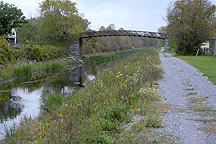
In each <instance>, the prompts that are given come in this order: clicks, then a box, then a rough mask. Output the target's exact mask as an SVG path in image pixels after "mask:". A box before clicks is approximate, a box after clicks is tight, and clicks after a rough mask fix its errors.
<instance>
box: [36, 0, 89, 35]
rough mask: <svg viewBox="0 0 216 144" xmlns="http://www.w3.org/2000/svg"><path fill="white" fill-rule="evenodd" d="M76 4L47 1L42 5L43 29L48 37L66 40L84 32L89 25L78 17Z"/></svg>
mask: <svg viewBox="0 0 216 144" xmlns="http://www.w3.org/2000/svg"><path fill="white" fill-rule="evenodd" d="M75 5H76V3H74V2H71V1H70V0H45V1H43V2H42V3H41V4H40V12H41V19H42V28H43V32H44V34H45V35H46V36H48V37H51V38H59V37H60V38H62V39H64V38H65V37H66V36H68V35H75V34H78V33H80V32H82V31H83V28H86V27H87V26H86V25H88V23H87V24H86V25H85V24H84V23H85V22H88V21H86V20H83V19H82V18H81V17H80V16H79V15H78V10H77V8H76V7H75Z"/></svg>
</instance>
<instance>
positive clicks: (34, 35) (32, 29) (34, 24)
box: [17, 18, 42, 42]
mask: <svg viewBox="0 0 216 144" xmlns="http://www.w3.org/2000/svg"><path fill="white" fill-rule="evenodd" d="M41 33H42V32H41V22H40V19H39V18H31V19H28V23H27V24H23V26H22V27H20V28H17V39H18V41H19V42H20V41H26V40H28V41H33V42H38V41H40V40H41V37H42V34H41Z"/></svg>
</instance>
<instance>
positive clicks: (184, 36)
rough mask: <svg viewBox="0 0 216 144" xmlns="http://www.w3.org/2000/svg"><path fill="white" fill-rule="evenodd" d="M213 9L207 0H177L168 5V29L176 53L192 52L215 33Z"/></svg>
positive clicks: (215, 9)
mask: <svg viewBox="0 0 216 144" xmlns="http://www.w3.org/2000/svg"><path fill="white" fill-rule="evenodd" d="M215 11H216V6H215V5H212V4H211V2H210V1H209V0H177V1H175V2H174V3H173V4H172V5H170V7H169V8H168V13H167V22H168V24H169V25H168V30H169V32H170V34H171V35H172V36H173V37H174V38H175V39H176V46H177V47H176V52H177V53H181V54H184V55H186V54H194V53H195V52H196V50H197V49H198V48H199V47H200V45H201V43H203V42H205V41H206V40H209V39H210V38H211V37H212V36H213V35H214V34H215V26H216V25H215V24H216V23H215Z"/></svg>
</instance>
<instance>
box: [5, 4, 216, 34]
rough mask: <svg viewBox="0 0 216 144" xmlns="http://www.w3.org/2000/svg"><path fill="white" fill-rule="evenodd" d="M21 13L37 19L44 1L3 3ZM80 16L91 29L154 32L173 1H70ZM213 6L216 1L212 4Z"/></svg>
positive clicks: (164, 22)
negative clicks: (86, 20)
mask: <svg viewBox="0 0 216 144" xmlns="http://www.w3.org/2000/svg"><path fill="white" fill-rule="evenodd" d="M3 1H4V3H9V4H14V5H15V6H16V7H18V8H19V9H21V10H22V12H23V13H24V15H25V16H26V17H27V18H31V17H35V16H39V10H40V9H39V3H41V2H42V1H43V0H3ZM71 1H72V2H75V3H76V4H77V5H76V7H77V9H78V10H79V13H82V14H84V18H86V19H88V20H89V21H90V22H91V25H90V27H89V28H90V29H93V30H99V28H100V27H101V26H105V27H107V26H108V25H109V24H114V25H115V26H116V29H119V28H124V29H126V30H140V31H153V32H156V31H157V30H158V28H160V27H161V26H166V25H167V22H166V21H165V18H166V14H167V8H168V6H169V4H170V2H171V1H173V0H71ZM211 2H212V3H213V4H215V5H216V0H212V1H211Z"/></svg>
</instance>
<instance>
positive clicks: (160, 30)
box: [157, 26, 167, 47]
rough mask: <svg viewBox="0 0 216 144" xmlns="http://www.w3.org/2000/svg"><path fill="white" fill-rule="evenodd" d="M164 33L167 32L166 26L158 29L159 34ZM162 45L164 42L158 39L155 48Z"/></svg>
mask: <svg viewBox="0 0 216 144" xmlns="http://www.w3.org/2000/svg"><path fill="white" fill-rule="evenodd" d="M166 31H167V26H161V27H160V28H158V32H160V33H165V32H166ZM164 43H165V42H164V40H163V39H159V40H158V44H157V47H161V46H164Z"/></svg>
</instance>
